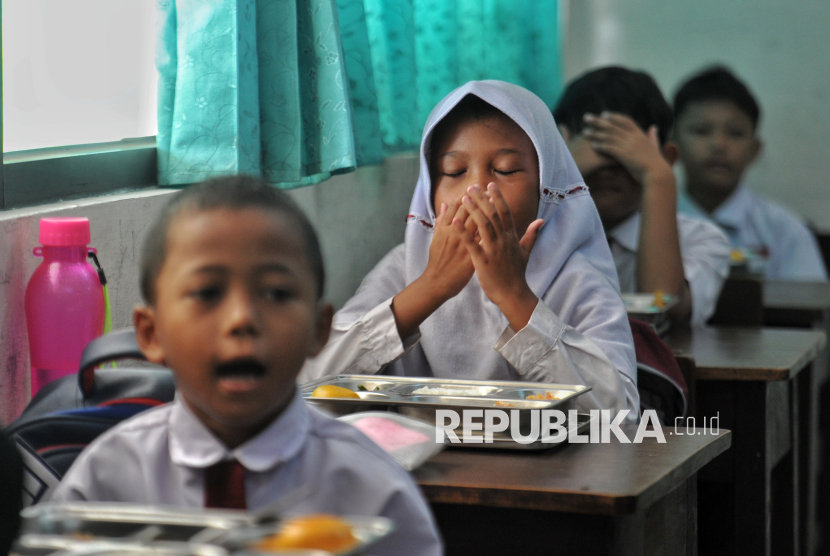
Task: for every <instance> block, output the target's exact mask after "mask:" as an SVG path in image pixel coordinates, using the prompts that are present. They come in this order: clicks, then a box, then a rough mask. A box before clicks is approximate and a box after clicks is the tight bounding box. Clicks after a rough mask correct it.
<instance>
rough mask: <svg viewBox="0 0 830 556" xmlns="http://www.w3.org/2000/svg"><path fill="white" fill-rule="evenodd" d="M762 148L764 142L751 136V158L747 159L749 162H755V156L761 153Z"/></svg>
mask: <svg viewBox="0 0 830 556" xmlns="http://www.w3.org/2000/svg"><path fill="white" fill-rule="evenodd" d="M763 150H764V142H763V141H761V140H760V139H758V138H757V137H753V138H752V158H750V159H749V161H750V162H755V160H757V158H758V157H759V156H760V155H761V151H763Z"/></svg>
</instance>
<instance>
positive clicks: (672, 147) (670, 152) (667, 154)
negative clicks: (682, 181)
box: [660, 139, 680, 166]
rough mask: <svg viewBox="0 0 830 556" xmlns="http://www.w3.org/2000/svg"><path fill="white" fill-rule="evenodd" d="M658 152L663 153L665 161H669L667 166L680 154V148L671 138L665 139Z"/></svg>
mask: <svg viewBox="0 0 830 556" xmlns="http://www.w3.org/2000/svg"><path fill="white" fill-rule="evenodd" d="M660 152H661V153H662V154H663V158H665V159H666V162H668V163H669V166H674V163H675V162H677V158H678V157H679V156H680V149H678V148H677V144H676V143H675V142H674V141H672V140H671V139H669V140H668V141H666V143H665V144H664V145H663V147H662V148H661V149H660Z"/></svg>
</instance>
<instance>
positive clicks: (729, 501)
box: [666, 327, 825, 554]
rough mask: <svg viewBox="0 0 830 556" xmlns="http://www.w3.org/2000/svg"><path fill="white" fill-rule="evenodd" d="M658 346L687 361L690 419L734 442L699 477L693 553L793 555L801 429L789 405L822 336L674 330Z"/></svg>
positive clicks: (794, 404) (794, 405)
mask: <svg viewBox="0 0 830 556" xmlns="http://www.w3.org/2000/svg"><path fill="white" fill-rule="evenodd" d="M666 342H667V343H668V344H669V346H670V347H671V348H672V349H674V350H675V351H679V352H681V353H683V354H685V355H689V356H691V357H693V358H694V359H695V362H696V365H697V375H696V376H697V380H698V382H697V417H698V418H701V417H713V416H715V415H718V416H719V418H720V426H721V427H724V428H729V429H732V431H733V434H734V439H733V449H732V450H731V451H730V453H729V454H728V455H727V456H726V457H725V458H721V461H719V462H716V463H715V464H714V465H712V466H710V467H709V468H707V469H706V470H704V472H703V473H702V474H701V483H702V485H701V487H703V486H704V485H707V486H710V485H712V484H713V485H715V486H714V487H711V488H707V493H711V494H713V498H712V499H711V500H709V499H707V498H706V497H704V496H701V516H704V515H706V516H707V517H711V518H712V520H713V521H712V522H711V523H709V522H706V524H705V525H704V522H703V521H702V522H701V538H700V545H701V554H715V553H730V552H731V553H734V554H797V553H798V552H799V546H800V543H801V537H800V535H798V534H796V533H795V531H797V530H799V526H800V525H801V522H800V515H799V514H800V512H801V511H802V508H801V503H800V498H801V496H803V490H802V489H801V488H800V487H801V485H800V484H799V482H798V470H799V469H800V467H801V465H800V462H801V459H800V458H804V457H805V450H804V446H803V445H802V443H803V440H804V434H802V432H804V429H806V428H807V426H808V423H807V422H805V420H804V415H803V414H802V413H801V412H800V409H799V401H800V399H801V398H802V397H803V393H804V391H805V388H806V387H808V386H809V376H805V375H804V374H802V373H801V371H802V370H803V369H804V368H805V367H807V366H808V365H809V364H810V362H811V361H812V359H813V358H815V357H816V355H818V354H819V352H820V350H821V349H822V348H823V347H824V344H825V334H824V333H823V332H817V331H812V330H792V329H773V328H731V327H730V328H715V327H707V328H697V329H694V330H693V331H690V330H688V329H685V330H684V329H677V330H674V331H672V332H671V333H670V334H669V336H668V337H667V338H666ZM701 492H703V488H702V489H701ZM719 512H720V516H719V515H718V514H719ZM719 524H720V525H723V527H722V528H720V529H719V528H718V525H719ZM724 547H726V548H728V549H729V550H728V551H726V550H723V549H724Z"/></svg>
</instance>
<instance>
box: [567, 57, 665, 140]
mask: <svg viewBox="0 0 830 556" xmlns="http://www.w3.org/2000/svg"><path fill="white" fill-rule="evenodd" d="M605 110H608V111H610V112H619V113H621V114H625V115H626V116H628V117H629V118H631V119H632V120H634V121H635V122H636V123H637V125H638V126H639V127H640V128H641V129H642V130H643V131H647V130H648V128H650V127H651V126H653V125H656V126H657V134H658V136H659V138H660V144H661V145H662V144H663V143H665V142H666V140H667V139H668V137H669V132H670V131H671V126H672V121H673V118H672V111H671V107H670V106H669V103H668V102H666V99H665V98H664V97H663V93H661V92H660V87H658V86H657V83H656V82H655V81H654V79H653V78H652V77H651V76H650V75H649V74H647V73H644V72H642V71H633V70H630V69H626V68H622V67H619V66H608V67H605V68H600V69H597V70H593V71H589V72H587V73H584V74H582V75H581V76H579V77H577V78H576V79H575V80H573V81H571V82H570V84H568V86H567V87H566V88H565V92H564V93H562V97H561V98H560V99H559V103H558V104H557V105H556V108H554V109H553V119H554V120H556V123H557V124H562V125H564V126H566V127H567V128H568V130H569V131H570V132H571V133H580V132H581V131H582V129H583V128H584V127H585V121H584V120H583V116H585V114H586V113H589V112H590V113H591V114H600V113H601V112H603V111H605Z"/></svg>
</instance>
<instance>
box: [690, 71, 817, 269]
mask: <svg viewBox="0 0 830 556" xmlns="http://www.w3.org/2000/svg"><path fill="white" fill-rule="evenodd" d="M674 112H675V119H676V121H677V124H676V126H675V131H674V140H675V142H676V143H677V147H678V149H679V154H680V161H681V163H682V166H683V171H684V173H685V175H686V191H685V193H684V194H682V195H681V196H680V200H679V210H680V212H681V213H683V214H689V215H693V216H698V217H708V218H711V219H712V220H714V222H715V223H716V224H718V225H719V226H720V227H721V228H722V229H723V230H724V231H725V232H726V234H727V236H728V237H729V240H730V242H731V243H732V247H733V248H735V249H744V250H747V251H749V252H751V253H752V254H753V255H758V256H760V259H759V260H758V261H754V260H753V259H752V258H750V259H749V260H748V263H749V268H750V270H753V267H754V266H756V265H755V264H754V263H755V262H760V263H761V264H760V265H757V266H758V270H759V271H761V272H763V273H764V274H765V276H766V277H767V278H770V279H773V280H818V281H822V280H827V271H826V268H825V266H824V262H823V259H822V256H821V252H820V251H819V248H818V244H817V242H816V239H815V237H814V236H813V234H812V233H811V232H810V230H808V229H807V227H806V226H805V225H804V223H803V221H802V220H801V218H799V217H798V216H797V215H795V214H793V213H792V212H791V211H789V210H787V209H786V208H784V207H782V206H780V205H778V204H776V203H773V202H772V201H769V200H767V199H764V198H762V197H759V196H758V195H756V194H754V193H752V192H751V191H750V190H749V189H748V188H747V187H746V185H744V184H743V181H742V179H743V174H744V171H745V170H746V169H747V167H748V166H749V165H750V164H752V162H753V161H754V160H755V159H756V157H757V156H758V153H759V152H760V151H761V141H760V139H758V136H757V135H756V130H757V127H758V120H759V118H760V108H759V107H758V103H757V102H756V100H755V98H753V96H752V93H751V92H750V91H749V89H748V88H747V87H746V85H744V84H743V83H742V82H741V81H739V80H738V79H737V78H736V77H735V76H734V75H732V73H730V72H729V70H727V69H725V68H720V67H715V68H711V69H708V70H705V71H703V72H702V73H700V74H698V75H695V76H694V77H692V78H691V79H689V80H688V81H686V82H685V83H684V84H683V85H682V86H681V87H680V89H679V90H678V91H677V94H676V95H675V97H674ZM764 259H766V260H764Z"/></svg>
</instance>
